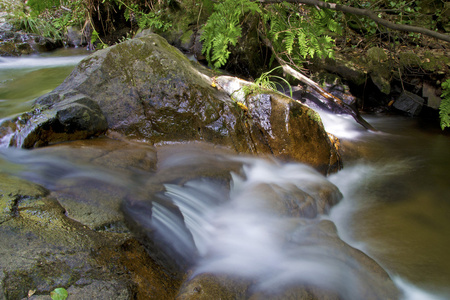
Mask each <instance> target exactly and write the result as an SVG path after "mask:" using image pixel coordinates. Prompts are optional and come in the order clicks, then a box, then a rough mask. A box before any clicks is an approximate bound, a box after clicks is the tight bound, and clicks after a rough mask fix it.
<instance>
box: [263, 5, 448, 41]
mask: <svg viewBox="0 0 450 300" xmlns="http://www.w3.org/2000/svg"><path fill="white" fill-rule="evenodd" d="M259 2H260V3H267V4H271V3H281V2H290V3H298V4H306V5H311V6H316V7H319V8H327V9H331V10H336V11H342V12H344V13H350V14H354V15H358V16H365V17H368V18H369V19H371V20H373V21H375V22H376V23H378V24H380V25H383V26H384V27H386V28H390V29H393V30H398V31H406V32H415V33H421V34H424V35H427V36H430V37H433V38H436V39H438V40H442V41H446V42H449V43H450V35H448V34H443V33H439V32H436V31H433V30H430V29H426V28H423V27H417V26H411V25H404V24H396V23H393V22H391V21H388V20H385V19H382V18H380V17H378V16H377V14H376V13H375V12H373V11H371V10H370V9H363V8H356V7H351V6H346V5H341V4H336V3H329V2H323V1H320V0H259Z"/></svg>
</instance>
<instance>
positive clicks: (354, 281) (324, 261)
mask: <svg viewBox="0 0 450 300" xmlns="http://www.w3.org/2000/svg"><path fill="white" fill-rule="evenodd" d="M287 237H288V238H289V241H288V242H286V244H285V246H284V247H285V249H288V251H289V252H291V253H297V254H296V255H298V257H297V258H296V259H297V261H294V260H293V261H292V262H291V264H292V266H291V267H289V266H287V265H285V262H283V261H280V262H279V267H277V268H275V269H274V270H273V273H271V274H266V273H262V274H260V276H259V277H257V278H256V279H255V278H252V277H245V276H244V277H241V276H232V275H230V274H226V273H220V272H219V273H214V272H212V273H211V272H205V273H200V274H196V275H195V276H191V277H189V278H188V279H187V280H186V281H185V282H184V283H183V285H182V287H181V289H180V292H179V293H178V296H177V299H183V300H187V299H219V298H220V299H251V300H259V299H271V300H275V299H312V300H316V299H317V300H319V299H329V300H331V299H333V300H334V299H336V300H338V299H352V300H353V299H354V300H357V299H368V300H369V299H370V300H384V299H399V297H400V296H401V295H400V292H399V291H398V289H397V287H396V286H395V284H394V283H393V282H392V280H391V279H390V277H389V275H388V274H387V273H386V272H385V271H384V270H383V269H382V268H381V267H380V266H379V265H378V264H377V263H376V262H375V261H374V260H372V259H371V258H370V257H368V256H367V255H366V254H364V253H363V252H361V251H359V250H357V249H355V248H353V247H351V246H349V245H348V244H346V243H345V242H343V241H342V240H341V239H340V238H339V237H338V235H337V232H336V227H335V225H334V224H333V223H332V222H331V221H326V220H323V221H318V220H316V221H312V222H307V223H298V225H297V226H293V228H292V231H291V232H290V233H288V234H287ZM274 265H276V263H274ZM254 267H255V268H257V267H256V266H254ZM258 267H261V268H264V266H258ZM242 268H248V263H245V262H244V263H243V265H242ZM284 269H286V270H284ZM194 272H195V270H194ZM279 273H281V274H279ZM318 274H319V276H318ZM277 278H278V279H277ZM279 278H282V279H279ZM277 280H281V281H277Z"/></svg>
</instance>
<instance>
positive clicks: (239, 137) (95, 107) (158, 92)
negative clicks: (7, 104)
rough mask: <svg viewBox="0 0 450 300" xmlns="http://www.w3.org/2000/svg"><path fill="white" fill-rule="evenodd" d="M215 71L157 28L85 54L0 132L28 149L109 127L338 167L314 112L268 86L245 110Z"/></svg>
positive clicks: (155, 139)
mask: <svg viewBox="0 0 450 300" xmlns="http://www.w3.org/2000/svg"><path fill="white" fill-rule="evenodd" d="M212 75H213V74H212V72H211V71H210V70H207V69H205V68H203V67H201V66H200V65H198V64H196V63H194V62H191V61H190V60H189V59H187V58H186V57H185V56H184V55H183V54H182V53H181V52H180V51H178V50H177V49H176V48H174V47H172V46H170V45H169V44H168V43H167V41H166V40H165V39H163V38H162V37H160V36H158V35H156V34H149V35H146V36H143V37H141V38H136V39H132V40H128V41H126V42H124V43H121V44H118V45H116V46H112V47H109V48H107V49H104V50H101V51H97V52H95V53H94V54H92V55H90V56H89V57H87V58H86V59H84V60H82V61H81V62H80V63H79V64H78V66H77V67H76V68H75V70H74V71H73V72H72V73H71V74H70V75H69V77H68V78H66V80H65V81H64V82H63V83H62V84H61V85H60V86H58V87H57V88H56V89H55V90H53V91H52V92H50V93H48V94H46V95H43V96H41V97H39V98H38V99H36V102H35V109H34V110H33V111H32V112H29V113H26V114H24V115H22V116H19V117H17V118H16V119H12V120H7V121H5V122H4V123H3V124H2V127H0V139H1V140H2V141H3V143H6V142H8V141H9V145H10V146H17V147H24V148H32V147H39V146H43V145H46V144H52V143H56V142H61V141H65V140H75V139H83V138H89V137H91V136H97V135H101V134H103V133H104V132H105V131H106V130H107V129H110V130H113V131H116V132H119V133H120V134H123V135H126V136H128V137H130V138H133V139H138V140H143V141H147V142H150V143H152V144H154V143H164V142H169V141H193V140H202V141H207V142H212V143H215V144H220V145H225V146H228V147H230V148H232V149H234V150H235V151H237V152H240V153H253V154H270V155H274V156H276V157H280V158H283V159H295V160H299V161H302V162H305V163H308V164H310V165H312V166H313V167H315V168H316V169H318V170H320V171H321V172H322V173H328V172H332V171H334V170H336V169H337V168H338V167H339V163H340V162H339V158H338V155H337V151H336V149H335V148H334V146H332V144H331V142H330V141H329V139H328V136H327V134H326V132H325V130H324V128H323V126H322V124H321V121H320V118H319V117H318V115H317V114H316V113H315V112H314V111H312V110H311V109H309V108H307V107H305V106H303V105H302V104H300V103H298V102H295V101H293V100H292V99H290V98H288V97H285V96H282V95H279V94H276V93H269V92H264V93H259V94H255V95H251V97H248V100H247V101H248V105H247V106H248V108H246V109H242V108H241V107H239V106H238V105H237V104H236V102H235V100H233V99H232V97H231V96H230V94H229V93H227V92H226V91H224V90H223V89H218V88H215V87H213V86H211V84H212V77H211V76H212ZM227 80H228V81H233V80H234V79H233V78H222V82H223V81H227ZM5 141H6V142H5Z"/></svg>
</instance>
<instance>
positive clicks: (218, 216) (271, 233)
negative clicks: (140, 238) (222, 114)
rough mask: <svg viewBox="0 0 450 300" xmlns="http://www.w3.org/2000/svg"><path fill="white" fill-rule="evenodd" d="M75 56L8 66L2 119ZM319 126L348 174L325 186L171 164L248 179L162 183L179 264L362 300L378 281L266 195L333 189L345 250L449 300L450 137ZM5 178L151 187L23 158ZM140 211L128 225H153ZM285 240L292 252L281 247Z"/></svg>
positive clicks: (2, 77)
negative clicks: (183, 260)
mask: <svg viewBox="0 0 450 300" xmlns="http://www.w3.org/2000/svg"><path fill="white" fill-rule="evenodd" d="M74 54H76V55H74V56H65V55H67V54H66V53H62V56H61V55H60V54H58V53H56V55H53V56H50V57H45V56H40V57H23V58H0V84H1V85H0V99H1V100H0V118H5V117H7V116H11V115H14V114H17V113H20V112H22V111H25V110H27V109H28V108H29V107H30V105H31V103H30V100H32V99H34V98H35V97H37V96H39V95H40V94H43V93H45V92H47V91H50V90H52V89H53V88H54V87H56V85H58V84H59V83H60V82H62V80H63V79H64V78H65V76H67V75H68V74H69V72H70V70H71V69H72V68H73V66H74V65H75V64H76V63H77V62H78V61H79V60H80V59H81V58H82V56H80V53H74ZM81 55H82V54H81ZM322 118H323V120H324V123H325V126H326V128H327V130H328V131H330V132H332V133H334V134H335V135H336V136H337V137H340V138H341V143H342V147H343V149H344V150H345V153H344V169H343V170H341V171H340V172H338V173H337V174H334V175H331V176H329V177H328V178H324V177H323V176H321V175H320V174H318V173H316V172H315V171H314V170H312V169H310V168H309V167H306V166H304V165H302V164H297V163H287V164H282V163H280V162H277V161H274V160H268V159H262V158H261V159H260V158H249V157H239V156H238V157H236V156H232V155H229V154H228V153H222V152H220V153H219V152H218V153H216V154H214V153H213V154H211V152H210V151H209V150H208V151H206V150H205V151H204V150H201V151H194V152H192V153H191V152H189V151H188V150H186V151H185V152H183V153H181V154H180V153H178V154H175V155H169V156H168V157H166V158H165V159H164V160H163V162H162V163H159V164H160V165H159V168H160V169H163V170H164V169H167V170H170V172H171V173H177V172H178V173H180V174H181V173H183V172H185V170H186V168H188V169H190V170H192V169H195V168H196V166H197V165H200V164H205V162H206V164H207V165H209V166H210V168H216V169H218V168H219V167H217V166H218V165H221V164H225V165H232V164H238V165H240V166H241V172H240V173H239V172H231V173H230V174H231V175H230V176H231V189H230V192H229V193H227V187H226V186H225V185H224V184H223V182H220V181H219V182H217V181H214V180H211V181H208V180H188V181H186V182H185V183H184V184H183V185H179V184H175V183H174V182H173V181H167V182H165V183H164V189H165V192H164V195H163V196H164V199H165V201H167V200H170V201H171V202H173V203H175V204H176V205H177V206H178V207H179V210H180V211H181V213H182V214H183V216H184V220H185V224H180V223H179V222H178V221H177V217H176V216H174V215H173V212H172V211H170V210H168V209H167V207H166V206H164V202H155V203H153V207H152V208H150V209H151V210H152V213H153V218H154V220H153V222H156V223H158V224H157V225H158V226H159V227H160V228H163V229H164V230H166V233H168V235H173V236H175V237H176V238H175V239H176V240H178V241H179V242H180V248H179V249H178V250H179V251H180V252H183V251H187V252H188V253H186V256H190V255H191V254H192V253H193V252H196V253H198V255H199V258H198V261H197V269H196V270H195V272H198V273H200V272H204V271H214V272H227V273H233V274H235V275H238V276H243V277H248V278H252V279H254V280H255V282H256V284H257V285H258V287H260V288H261V289H263V290H264V289H273V288H274V287H276V286H278V287H279V286H283V283H289V282H302V283H311V284H315V285H318V286H320V287H323V288H325V289H332V290H339V294H340V295H341V296H342V297H343V298H345V299H359V297H360V294H358V291H356V290H357V289H355V288H354V287H355V286H358V285H364V284H370V283H367V282H370V279H369V278H366V277H365V276H364V274H363V272H361V270H358V269H356V270H355V269H354V268H353V269H352V268H349V267H348V264H344V263H343V262H342V260H341V259H340V258H338V257H332V256H330V255H329V252H328V251H327V244H323V243H322V244H321V242H319V241H317V240H312V239H311V237H310V236H308V235H307V234H306V233H305V232H303V231H301V230H297V229H295V228H298V227H296V224H297V223H298V222H306V223H307V222H308V221H307V220H306V221H305V220H301V221H298V220H297V221H295V220H293V218H284V217H280V216H279V214H273V213H272V210H271V209H272V206H271V205H272V204H271V203H270V199H269V198H270V195H271V194H270V193H266V192H265V190H263V189H261V187H262V186H264V185H265V186H267V185H270V186H272V187H273V186H276V189H277V192H278V193H281V194H284V195H286V194H289V193H298V190H299V189H301V190H303V191H307V192H309V193H310V194H314V190H313V189H311V186H314V185H327V184H329V183H328V182H331V183H333V184H335V185H336V186H337V187H338V188H339V190H340V192H341V193H342V195H343V199H342V200H341V201H340V202H339V204H337V205H336V206H335V207H334V208H332V209H331V211H330V212H329V214H324V215H323V216H321V218H322V219H330V220H332V221H333V222H334V223H335V224H336V226H337V230H338V233H339V236H340V237H341V238H342V239H343V240H344V241H346V242H347V243H349V244H351V245H352V246H354V247H356V248H358V249H361V250H362V251H363V252H364V253H366V254H368V255H369V256H370V257H372V258H373V259H375V260H376V261H377V262H378V263H379V264H380V265H381V266H382V267H383V268H384V269H385V270H386V271H387V272H388V273H389V275H390V276H391V277H392V278H393V279H394V280H395V283H396V284H397V285H398V286H399V287H400V288H401V289H402V290H403V292H404V295H405V296H404V298H405V299H450V260H449V259H448V254H449V253H450V252H449V250H448V249H450V218H449V217H450V172H449V170H450V155H449V152H448V149H450V137H449V136H448V135H447V136H446V135H443V134H441V133H440V132H438V131H437V132H436V131H430V130H425V129H422V128H421V127H420V126H419V125H418V122H417V120H415V119H409V118H403V117H393V116H372V117H368V118H367V120H368V121H369V123H371V124H372V125H374V127H376V128H377V129H379V130H380V131H379V132H368V131H365V130H364V129H362V128H361V127H360V126H359V125H357V124H355V123H354V122H353V121H352V120H351V119H349V118H347V117H342V116H330V115H327V114H322ZM0 171H3V172H9V173H14V174H19V173H20V174H22V175H23V176H25V177H26V178H29V179H31V180H33V181H37V182H39V183H40V184H43V185H44V186H46V187H47V188H49V189H52V188H55V186H57V185H58V184H59V185H61V184H63V179H64V178H67V177H72V178H73V177H78V178H82V179H89V178H93V177H95V178H104V180H107V181H109V182H113V183H114V184H116V185H118V186H122V187H123V188H124V189H128V190H134V189H135V188H136V187H137V186H139V185H142V182H140V181H139V182H137V181H136V180H135V178H136V177H139V178H142V176H143V174H142V172H140V173H138V174H137V173H136V174H137V176H136V174H131V175H130V174H125V175H124V174H122V173H117V172H116V171H113V170H110V169H108V168H99V167H94V166H93V165H91V164H89V163H86V164H80V162H79V161H73V158H71V157H70V156H66V157H64V158H61V157H60V158H57V157H48V156H43V155H40V154H37V153H35V152H33V151H25V150H19V149H3V150H2V151H0ZM146 175H147V176H148V177H150V176H153V174H151V173H147V174H146ZM309 189H310V190H309ZM218 195H220V196H218ZM141 208H142V207H140V208H139V209H138V211H139V212H138V213H136V212H133V211H131V215H132V216H135V218H136V220H137V221H138V222H141V223H145V222H148V219H147V218H148V216H147V215H145V210H143V209H141ZM296 222H297V223H296ZM153 225H154V224H153ZM186 232H188V234H186ZM287 233H288V235H289V237H290V239H291V240H293V241H294V242H295V243H294V244H295V247H294V246H293V244H292V243H290V244H286V243H285V242H283V240H284V239H285V237H286V235H287ZM180 249H182V250H180ZM190 252H192V253H190ZM358 271H359V272H358ZM267 274H270V276H267ZM305 274H307V276H305ZM349 283H353V285H350V284H349Z"/></svg>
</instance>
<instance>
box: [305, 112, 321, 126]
mask: <svg viewBox="0 0 450 300" xmlns="http://www.w3.org/2000/svg"><path fill="white" fill-rule="evenodd" d="M306 114H307V115H308V117H309V118H310V119H311V120H313V121H314V122H317V123H320V124H321V123H322V119H321V118H320V115H319V114H318V113H317V112H316V111H315V110H312V109H309V110H308V111H307V112H306Z"/></svg>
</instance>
